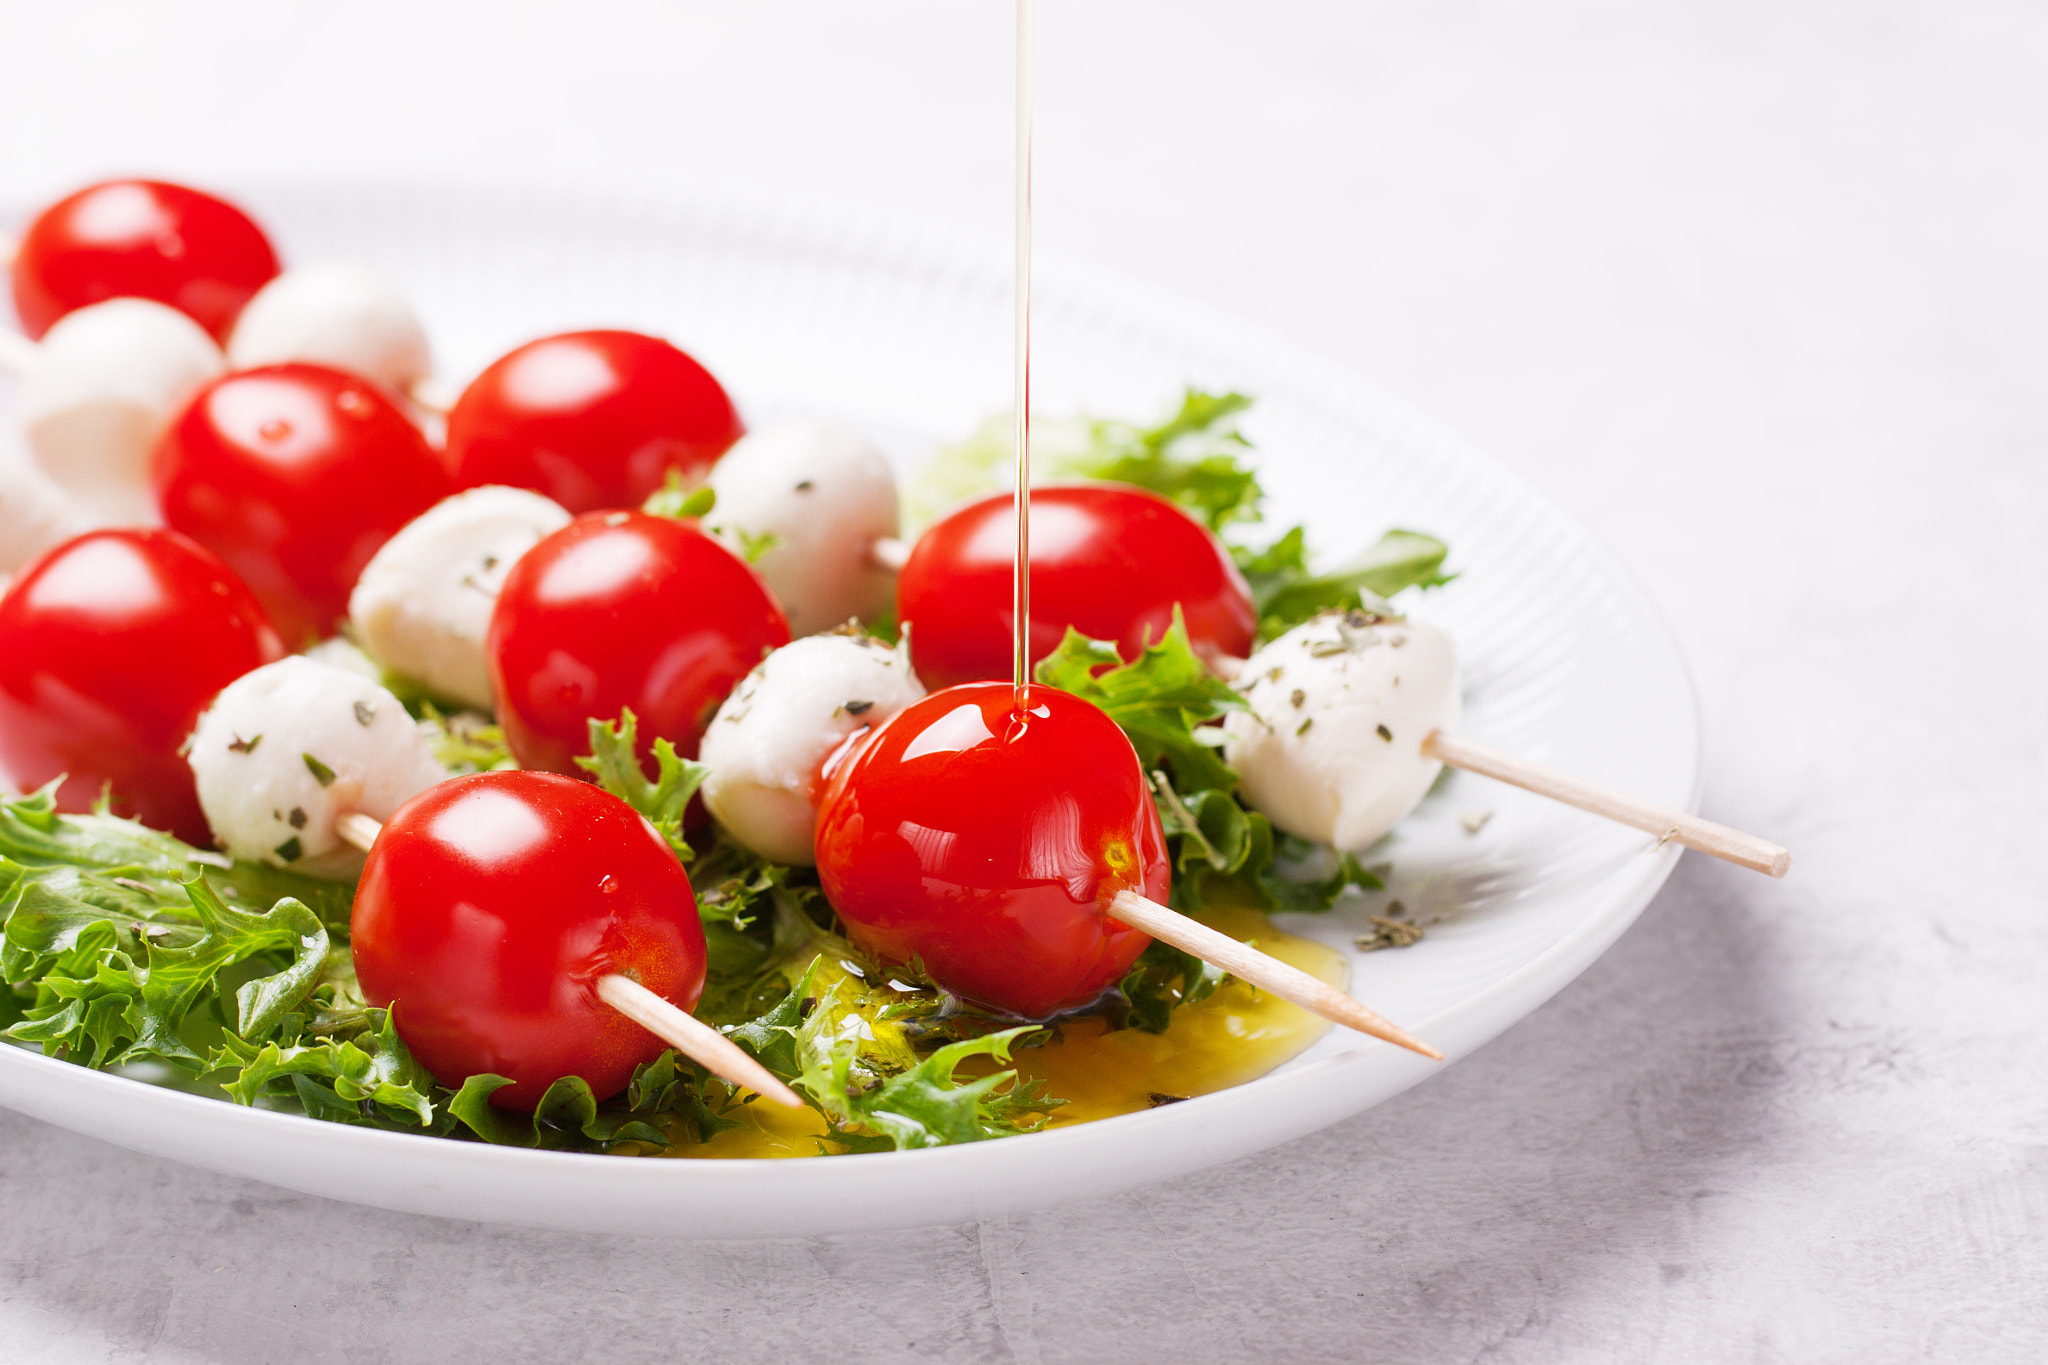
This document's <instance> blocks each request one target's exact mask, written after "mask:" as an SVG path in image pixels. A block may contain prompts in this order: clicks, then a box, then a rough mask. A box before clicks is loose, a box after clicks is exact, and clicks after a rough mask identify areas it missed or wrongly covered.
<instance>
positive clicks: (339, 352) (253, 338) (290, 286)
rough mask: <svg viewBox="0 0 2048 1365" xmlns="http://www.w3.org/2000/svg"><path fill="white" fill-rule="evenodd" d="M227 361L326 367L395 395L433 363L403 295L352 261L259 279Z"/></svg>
mask: <svg viewBox="0 0 2048 1365" xmlns="http://www.w3.org/2000/svg"><path fill="white" fill-rule="evenodd" d="M228 360H229V362H230V363H231V364H233V366H234V367H235V368H236V369H238V370H246V369H250V368H252V367H254V366H257V365H280V364H284V363H286V362H288V361H305V362H309V363H311V364H315V365H329V366H332V367H333V368H335V369H337V370H347V371H348V372H349V373H351V374H359V375H362V376H363V377H364V378H365V379H374V380H375V381H377V382H378V383H379V384H382V385H383V386H384V387H385V388H387V389H389V390H390V391H391V392H392V393H394V394H397V395H399V396H401V397H405V396H408V395H410V394H411V392H412V389H413V386H414V385H415V384H417V383H419V381H421V380H422V379H425V378H426V377H427V376H428V375H430V374H432V373H433V369H434V360H433V353H432V351H431V350H430V349H429V348H428V346H427V333H426V329H425V328H423V327H422V326H420V320H419V318H418V316H417V315H415V314H414V312H413V310H412V305H411V304H410V303H408V302H406V298H405V295H404V294H403V293H401V292H400V291H399V289H398V286H397V285H395V284H393V283H391V281H389V280H387V279H385V278H384V277H383V276H382V275H380V274H378V273H377V272H376V271H374V270H372V269H370V267H368V266H366V265H359V264H357V263H356V262H354V261H315V262H313V263H312V264H311V265H302V266H297V267H294V268H293V269H291V270H287V271H285V272H284V273H283V274H282V275H279V276H278V277H277V278H276V279H274V280H272V281H271V282H270V283H269V284H266V285H264V286H263V288H262V289H260V290H258V291H257V293H256V297H255V298H253V299H250V300H249V303H248V306H247V307H245V308H243V309H242V314H241V316H240V317H238V318H236V319H235V330H234V332H233V334H232V335H230V336H229V338H228Z"/></svg>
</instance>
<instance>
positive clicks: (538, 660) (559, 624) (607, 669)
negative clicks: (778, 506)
mask: <svg viewBox="0 0 2048 1365" xmlns="http://www.w3.org/2000/svg"><path fill="white" fill-rule="evenodd" d="M788 643H789V624H788V622H786V621H785V620H784V619H783V616H782V608H780V607H778V606H777V605H776V604H775V599H774V597H773V596H771V595H770V594H769V592H768V589H767V587H766V586H764V585H763V584H762V582H761V579H760V576H759V575H757V574H756V573H755V572H754V571H753V570H752V569H750V568H748V567H747V565H746V564H745V563H744V562H743V561H742V560H741V559H740V558H739V557H738V556H737V555H735V554H733V553H732V552H731V551H730V550H728V549H726V548H725V547H724V546H723V545H720V544H719V543H718V542H717V541H716V540H714V539H712V538H711V537H710V536H708V535H706V534H705V533H704V532H703V530H702V529H700V528H699V527H698V526H697V524H696V523H695V522H688V521H677V520H673V519H671V518H668V517H655V516H649V515H647V514H646V513H644V512H623V511H621V512H591V513H586V514H585V515H583V516H580V517H578V518H577V519H576V520H575V521H572V522H570V523H569V524H568V525H567V526H565V527H563V528H562V529H561V530H559V531H557V532H555V533H554V534H553V535H551V536H549V537H547V538H546V539H545V540H543V541H541V542H540V543H539V544H538V545H536V546H534V547H533V548H532V549H531V550H528V551H527V552H526V553H525V554H524V555H522V556H520V558H519V562H518V563H516V564H514V565H513V566H512V571H511V572H510V573H509V574H507V575H506V577H505V584H504V587H503V588H502V589H501V590H500V591H499V593H498V603H497V606H496V607H494V608H493V609H492V612H491V628H490V632H489V634H488V635H487V636H486V637H485V641H484V653H485V658H486V660H487V662H488V664H489V666H490V672H491V688H492V690H493V692H494V693H495V694H496V696H497V698H498V720H499V722H500V724H502V725H503V726H504V727H505V738H506V741H507V742H508V743H509V744H510V745H511V748H512V753H513V756H514V757H516V758H517V759H518V760H519V763H520V765H521V766H522V767H527V768H544V769H547V770H549V771H551V772H558V773H570V774H575V773H577V772H579V771H580V770H579V769H578V768H577V767H576V764H575V760H576V758H577V756H578V755H582V754H587V753H589V752H590V738H589V731H590V722H591V721H592V720H593V719H595V720H604V721H610V720H615V719H617V718H618V716H619V713H620V712H622V711H624V710H626V709H628V708H631V710H632V712H633V714H634V715H635V716H636V717H638V719H639V726H640V745H641V755H642V757H643V759H644V758H645V757H646V755H647V753H648V751H649V748H650V746H652V744H653V743H654V741H655V739H657V738H662V739H666V740H668V741H669V742H670V743H672V744H674V745H675V746H676V750H677V752H678V753H681V754H682V755H683V756H684V757H695V756H696V753H697V743H698V740H699V739H700V738H701V737H702V736H703V733H704V727H705V726H706V725H708V724H710V723H711V717H712V715H713V713H715V712H716V711H717V710H718V705H719V703H720V702H722V701H724V700H725V697H726V694H727V693H729V692H731V691H732V689H733V687H734V685H735V684H737V683H738V682H739V680H740V679H741V678H744V677H745V676H746V675H747V673H748V672H749V671H750V670H751V669H752V668H753V667H754V665H755V664H758V663H760V662H761V659H762V657H763V656H764V655H766V654H767V653H768V651H769V650H771V649H775V648H778V647H779V646H782V645H786V644H788ZM650 771H651V769H650Z"/></svg>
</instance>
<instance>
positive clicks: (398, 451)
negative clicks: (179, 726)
mask: <svg viewBox="0 0 2048 1365" xmlns="http://www.w3.org/2000/svg"><path fill="white" fill-rule="evenodd" d="M151 476H152V477H153V479H154V480H155V483H156V493H157V505H158V506H159V507H160V508H162V510H163V514H164V520H165V522H167V523H168V524H169V525H170V526H171V527H173V528H174V529H176V530H179V531H183V532H184V533H185V534H187V535H189V536H191V537H192V538H193V539H194V540H196V541H198V542H200V543H201V544H202V545H205V546H206V547H207V548H208V549H210V550H212V551H213V552H214V553H216V554H218V555H219V556H220V557H221V558H222V559H225V560H226V561H227V562H228V563H229V564H230V565H232V566H233V567H234V568H235V570H236V571H237V572H239V573H240V574H241V575H242V577H243V578H244V579H246V580H247V581H248V584H249V586H250V587H251V588H253V589H254V590H255V592H256V596H257V597H258V599H260V600H261V601H262V603H263V605H264V606H265V607H266V608H268V609H269V612H270V619H271V620H272V621H273V622H275V623H276V625H277V628H278V629H279V630H280V631H282V632H283V633H284V637H285V639H286V640H288V641H290V642H292V643H294V644H298V643H301V642H303V641H305V640H307V639H308V638H312V637H318V636H323V635H327V634H329V633H331V632H332V630H333V628H334V623H335V622H336V621H338V620H339V619H340V618H341V617H343V616H344V615H346V614H347V612H348V594H349V590H350V589H351V588H353V587H354V586H355V581H356V578H357V577H358V576H359V575H360V574H361V573H362V571H363V566H364V565H366V564H368V563H369V562H370V556H372V555H374V554H376V553H377V549H378V547H379V546H381V545H383V543H384V542H385V541H387V540H389V539H390V538H391V537H392V536H394V535H396V534H397V533H398V530H399V528H401V527H403V526H404V525H405V524H406V523H407V522H409V521H411V520H412V519H413V518H414V517H416V516H418V515H419V514H420V513H422V512H424V511H426V510H427V509H428V508H429V507H432V506H433V505H434V504H435V503H437V502H439V501H440V500H441V499H442V498H445V497H447V496H448V495H449V494H450V493H451V492H453V491H454V490H453V489H452V488H451V487H450V486H449V483H448V471H447V469H446V468H445V467H444V466H443V465H442V464H441V461H440V460H439V458H438V457H436V456H435V454H434V451H433V448H432V447H431V446H429V445H428V444H427V441H426V438H425V437H424V436H422V435H420V432H419V428H417V427H415V426H414V425H413V424H412V423H411V422H410V421H408V420H407V419H406V416H405V414H404V413H403V412H401V411H400V410H399V409H398V406H397V405H396V404H395V403H393V402H392V401H391V399H389V398H387V397H386V396H385V395H384V393H383V391H382V390H381V389H379V388H378V387H377V386H376V385H375V384H372V383H370V382H369V381H368V380H366V379H361V378H358V377H357V376H355V375H352V374H347V373H345V372H343V371H341V370H333V369H329V368H327V367H326V366H324V365H266V366H264V367H263V368H261V369H255V370H243V371H241V372H239V373H237V374H230V375H226V376H223V377H222V378H220V379H217V380H215V381H214V382H213V383H211V384H209V385H207V386H206V387H205V388H203V389H201V390H200V391H199V394H198V396H197V397H195V398H194V399H193V400H192V402H191V405H190V406H188V407H187V408H186V409H185V412H184V414H183V415H182V416H180V417H179V418H178V420H177V421H175V422H173V423H172V424H171V426H170V427H169V428H168V429H167V430H166V431H165V432H164V434H163V436H162V437H161V438H160V439H159V440H158V442H157V447H156V453H155V455H154V456H153V458H152V467H151Z"/></svg>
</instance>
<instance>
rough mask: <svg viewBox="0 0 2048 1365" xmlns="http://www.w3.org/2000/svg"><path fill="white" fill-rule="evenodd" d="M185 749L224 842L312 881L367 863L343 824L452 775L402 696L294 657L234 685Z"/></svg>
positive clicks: (391, 807) (376, 815) (380, 814)
mask: <svg viewBox="0 0 2048 1365" xmlns="http://www.w3.org/2000/svg"><path fill="white" fill-rule="evenodd" d="M187 757H188V759H189V761H190V762H191V764H192V775H193V776H194V777H195V778H196V779H198V786H199V806H200V809H201V810H203V811H205V812H206V823H207V824H209V825H211V826H212V827H213V837H214V839H215V841H216V842H218V843H219V844H220V846H221V847H222V848H223V849H225V850H226V851H227V852H228V853H230V854H232V855H233V856H235V857H237V858H244V859H247V860H249V861H250V862H261V863H269V864H271V865H273V866H275V867H289V868H291V869H292V870H293V871H295V872H305V873H310V874H311V875H313V876H316V877H335V878H347V877H348V876H351V875H353V874H354V873H355V872H356V871H357V870H358V869H359V868H360V867H361V866H362V854H361V853H359V852H357V851H356V850H355V849H353V848H350V847H349V846H348V845H347V844H344V843H343V842H341V839H340V836H338V835H337V834H336V833H335V821H336V820H338V819H340V818H341V817H342V816H343V815H347V814H349V813H351V812H354V813H356V814H360V815H367V816H369V817H370V818H371V819H373V820H388V819H390V818H391V815H392V812H394V811H396V810H397V809H398V808H399V807H400V806H402V805H404V804H405V803H406V802H407V801H409V800H411V799H412V798H413V797H415V796H417V795H419V794H420V793H421V792H423V791H425V790H426V789H427V788H428V787H431V786H433V785H434V784H435V783H436V782H439V781H441V780H442V779H444V778H446V777H447V776H448V772H447V770H446V769H445V768H443V767H442V766H441V764H440V761H439V760H437V759H436V758H435V757H434V753H433V750H432V748H431V747H430V746H429V745H428V742H427V738H426V736H425V734H424V733H423V732H422V731H421V729H420V727H419V726H418V725H417V724H415V723H414V721H413V718H412V717H411V716H409V715H407V714H406V710H405V707H403V706H401V705H400V704H399V701H398V698H396V697H394V696H392V695H391V694H390V693H389V692H387V691H385V690H384V689H383V688H381V687H379V686H378V685H377V684H376V683H374V682H372V681H370V680H369V679H368V678H365V677H363V676H362V675H361V674H359V673H355V672H352V671H351V670H349V669H345V668H336V667H334V666H333V665H331V664H323V663H318V662H315V661H314V660H312V659H307V658H303V657H296V656H295V657H293V658H289V659H280V660H279V661H278V662H276V663H274V664H265V665H264V666H263V667H261V668H259V669H257V670H256V671H254V672H253V673H247V674H244V675H243V676H242V677H240V678H237V679H236V680H235V681H234V682H232V683H229V684H228V686H227V688H226V689H225V690H224V691H222V693H221V694H220V696H218V697H216V698H215V699H214V703H213V705H212V706H211V707H210V708H209V709H208V710H207V712H206V714H205V715H203V716H201V717H200V718H199V727H198V728H197V729H196V730H194V731H193V732H192V739H191V741H190V745H189V748H188V750H187Z"/></svg>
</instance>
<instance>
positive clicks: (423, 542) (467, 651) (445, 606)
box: [348, 486, 569, 710]
mask: <svg viewBox="0 0 2048 1365" xmlns="http://www.w3.org/2000/svg"><path fill="white" fill-rule="evenodd" d="M568 524H569V514H568V513H567V512H566V511H564V510H562V508H561V506H560V505H559V504H557V503H554V502H551V501H549V500H548V499H547V498H544V497H542V496H541V495H540V494H538V493H531V492H528V491H527V490H526V489H523V488H501V487H497V486H487V487H483V488H472V489H469V490H467V491H466V492H461V493H457V494H456V495H455V496H454V497H452V498H446V499H444V500H442V501H441V502H438V503H436V504H435V505H434V506H432V507H430V508H428V509H427V510H426V511H425V512H424V513H422V514H421V515H419V516H418V517H415V518H414V519H413V520H412V521H411V522H410V523H409V524H407V526H406V527H405V529H404V530H402V531H400V532H399V533H398V534H397V535H395V536H393V537H392V538H391V539H390V540H387V541H385V542H384V546H383V548H382V549H380V550H378V551H377V553H376V555H375V556H374V557H373V558H372V559H371V560H370V562H369V564H368V565H367V566H366V567H365V568H364V569H363V573H362V577H360V578H358V579H357V580H356V586H355V591H354V592H352V593H350V594H349V599H348V615H349V621H350V623H351V624H352V625H353V626H354V627H355V636H356V640H357V641H358V643H360V644H361V645H362V647H363V648H364V649H366V650H368V651H369V653H370V654H371V655H372V656H373V657H374V658H375V659H376V660H377V661H378V662H379V663H381V664H383V665H384V667H386V668H388V669H390V670H391V671H392V672H393V673H396V674H399V675H400V676H401V677H406V678H410V679H412V680H413V681H414V682H417V683H419V684H420V685H421V686H422V687H424V688H426V690H427V691H429V692H431V693H433V694H434V695H436V696H440V697H446V698H449V699H451V700H454V701H459V702H463V703H465V704H466V705H469V706H476V707H481V708H483V709H485V710H489V709H490V708H491V705H492V700H491V678H490V670H489V669H488V668H487V667H486V666H485V661H484V634H485V632H487V631H488V630H489V629H490V627H491V608H492V607H493V606H495V605H496V604H497V601H498V589H499V588H501V587H502V586H504V582H505V575H506V574H507V573H508V572H510V571H511V568H512V565H513V563H514V562H515V561H516V560H517V559H518V558H519V556H521V555H523V554H525V553H526V552H527V551H528V550H530V549H532V548H533V547H534V546H535V545H536V544H538V543H539V542H540V540H541V539H542V538H543V537H545V536H549V535H552V534H554V533H555V532H556V531H559V530H560V529H562V527H564V526H567V525H568Z"/></svg>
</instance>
